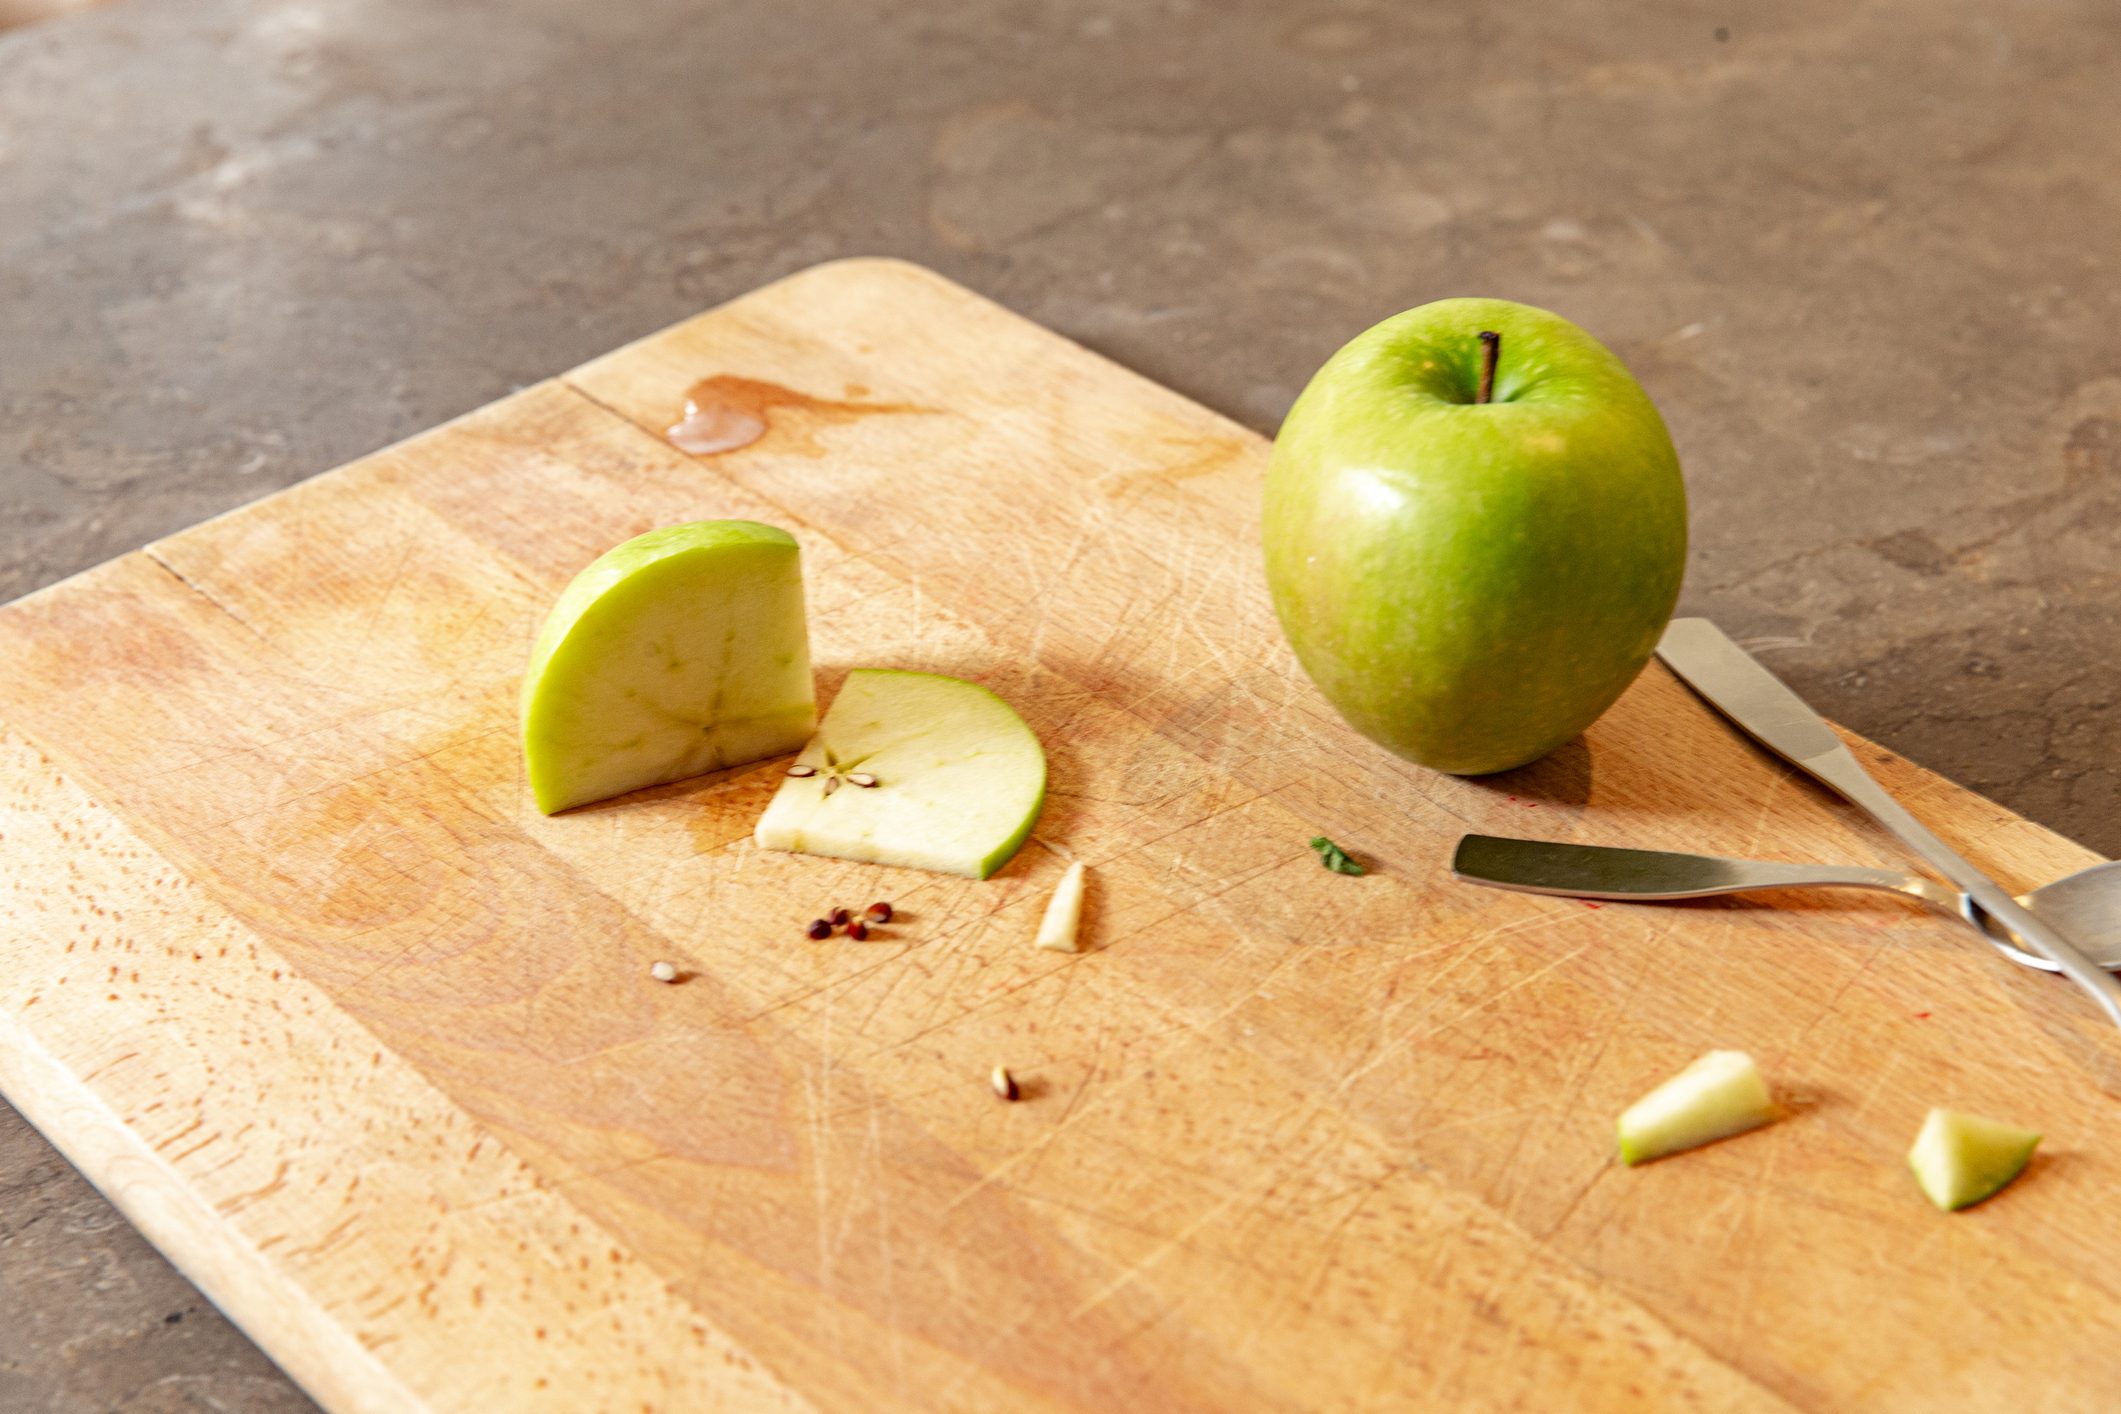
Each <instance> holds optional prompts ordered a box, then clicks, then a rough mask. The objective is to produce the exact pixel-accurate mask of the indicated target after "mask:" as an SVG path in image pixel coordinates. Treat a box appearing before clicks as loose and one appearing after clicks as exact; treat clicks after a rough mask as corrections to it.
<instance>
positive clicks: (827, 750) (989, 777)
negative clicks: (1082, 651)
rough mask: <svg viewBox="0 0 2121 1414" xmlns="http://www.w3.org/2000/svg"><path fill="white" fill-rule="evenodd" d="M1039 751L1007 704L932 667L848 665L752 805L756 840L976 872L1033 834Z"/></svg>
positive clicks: (1041, 775)
mask: <svg viewBox="0 0 2121 1414" xmlns="http://www.w3.org/2000/svg"><path fill="white" fill-rule="evenodd" d="M1045 798H1046V753H1045V751H1044V750H1043V749H1042V748H1041V747H1040V746H1039V744H1038V738H1037V737H1036V736H1035V735H1033V734H1032V731H1031V728H1029V727H1027V726H1025V725H1024V719H1023V718H1021V717H1019V716H1017V715H1016V713H1015V712H1014V711H1012V710H1010V707H1009V704H1008V703H1006V702H1004V701H1002V700H1001V699H1000V698H999V697H996V696H995V695H994V694H993V693H991V692H989V691H987V689H985V688H984V687H980V686H977V685H976V684H973V683H969V682H963V681H960V680H959V679H957V678H946V677H940V676H938V675H936V674H934V673H909V672H898V671H894V670H892V669H887V668H857V669H855V670H854V671H853V672H851V673H849V674H847V682H846V685H845V686H843V687H842V688H841V689H840V695H839V696H838V697H837V698H835V699H834V700H833V703H832V708H831V710H830V711H828V712H826V713H825V720H824V721H822V722H820V723H819V724H818V729H817V735H816V736H815V737H814V738H812V740H811V742H810V744H809V745H808V746H806V747H804V748H803V753H802V755H801V756H799V757H797V758H796V761H795V764H794V765H792V766H790V767H789V768H788V779H787V780H785V781H783V782H781V788H780V790H779V792H777V793H776V794H775V795H774V797H773V803H772V804H771V805H768V806H767V807H766V813H765V814H764V815H762V816H760V817H759V824H758V831H757V834H756V838H757V840H758V843H759V845H760V846H761V847H762V848H765V849H785V850H794V851H796V852H798V853H801V854H824V855H830V856H832V857H834V858H836V859H859V860H863V861H865V862H868V863H872V864H903V865H906V866H908V867H909V868H913V869H932V870H934V871H936V872H937V873H942V874H966V875H970V876H971V877H972V878H975V879H984V878H986V877H987V876H988V875H989V874H992V873H993V872H994V871H995V870H997V869H999V868H1001V867H1002V865H1004V864H1006V863H1008V862H1009V857H1010V856H1011V855H1013V854H1015V853H1016V851H1017V847H1018V846H1019V845H1021V844H1023V842H1024V841H1025V839H1026V838H1028V837H1029V836H1030V834H1031V826H1032V824H1033V823H1034V822H1035V821H1036V820H1037V819H1038V808H1039V805H1040V804H1041V803H1042V802H1043V801H1044V800H1045Z"/></svg>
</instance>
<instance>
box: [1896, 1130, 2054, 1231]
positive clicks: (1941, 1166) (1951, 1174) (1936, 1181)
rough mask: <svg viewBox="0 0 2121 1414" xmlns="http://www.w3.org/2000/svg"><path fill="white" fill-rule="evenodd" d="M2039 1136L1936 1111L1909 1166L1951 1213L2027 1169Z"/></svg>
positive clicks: (1933, 1198)
mask: <svg viewBox="0 0 2121 1414" xmlns="http://www.w3.org/2000/svg"><path fill="white" fill-rule="evenodd" d="M2039 1144H2040V1136H2039V1135H2037V1134H2035V1133H2033V1131H2031V1130H2030V1129H2020V1128H2018V1126H2016V1125H2015V1124H2002V1123H1999V1122H1997V1121H1996V1120H1992V1119H1981V1118H1979V1117H1978V1116H1975V1115H1968V1114H1960V1113H1959V1112H1958V1111H1956V1110H1931V1111H1930V1113H1929V1118H1928V1119H1925V1120H1924V1121H1923V1122H1922V1132H1921V1133H1920V1134H1918V1135H1916V1136H1915V1147H1914V1148H1912V1149H1910V1150H1908V1151H1907V1166H1908V1167H1909V1168H1911V1169H1913V1170H1914V1171H1915V1182H1917V1183H1919V1184H1921V1185H1922V1191H1923V1192H1924V1193H1926V1194H1928V1195H1929V1200H1930V1201H1931V1202H1932V1203H1935V1204H1936V1205H1937V1206H1938V1207H1940V1208H1942V1209H1944V1211H1946V1212H1947V1213H1952V1212H1957V1211H1958V1210H1959V1209H1961V1208H1967V1207H1971V1206H1973V1205H1974V1204H1976V1203H1978V1202H1980V1201H1981V1200H1982V1199H1984V1198H1988V1197H1991V1196H1993V1195H1994V1194H1996V1193H1997V1192H1999V1191H2000V1190H2002V1189H2003V1188H2004V1187H2005V1185H2007V1184H2009V1183H2010V1181H2011V1180H2012V1179H2014V1178H2016V1177H2017V1176H2018V1175H2019V1174H2021V1173H2023V1172H2025V1166H2026V1165H2027V1164H2028V1163H2031V1162H2032V1158H2033V1150H2034V1149H2035V1148H2037V1147H2039Z"/></svg>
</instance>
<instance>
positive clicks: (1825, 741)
mask: <svg viewBox="0 0 2121 1414" xmlns="http://www.w3.org/2000/svg"><path fill="white" fill-rule="evenodd" d="M1657 656H1658V657H1659V658H1662V659H1663V660H1664V665H1665V666H1666V667H1668V668H1670V669H1671V670H1672V671H1673V672H1675V673H1677V674H1678V675H1679V676H1680V677H1681V678H1682V679H1683V680H1685V682H1686V684H1687V686H1689V687H1691V688H1693V689H1694V691H1696V692H1698V693H1700V694H1701V696H1702V697H1703V698H1705V699H1707V701H1708V702H1709V704H1710V705H1711V706H1713V707H1715V708H1716V710H1717V711H1719V712H1721V713H1723V715H1724V716H1726V717H1728V718H1730V719H1731V720H1732V721H1733V722H1735V723H1736V724H1737V725H1738V726H1740V727H1742V728H1744V729H1745V731H1746V732H1747V733H1749V734H1750V735H1751V736H1752V737H1753V738H1754V739H1755V740H1757V741H1759V742H1760V743H1761V744H1762V745H1764V746H1766V747H1767V748H1768V749H1769V750H1771V751H1773V752H1774V753H1775V754H1776V755H1778V756H1780V757H1782V758H1783V759H1784V760H1785V761H1787V762H1789V763H1790V764H1791V765H1792V766H1795V767H1796V768H1797V769H1798V770H1800V771H1803V772H1805V773H1806V774H1807V775H1809V776H1811V777H1812V778H1813V779H1815V780H1817V781H1819V782H1820V783H1821V784H1822V785H1825V786H1827V787H1828V788H1829V789H1831V790H1834V791H1836V792H1838V793H1839V794H1840V795H1841V796H1842V797H1844V798H1845V799H1847V800H1848V801H1849V803H1850V804H1852V805H1854V806H1856V807H1857V808H1859V809H1861V810H1864V811H1866V812H1868V813H1869V814H1870V816H1871V818H1873V819H1875V820H1876V821H1877V822H1878V823H1879V824H1881V825H1883V826H1885V827H1886V828H1887V829H1888V830H1891V831H1892V832H1893V833H1894V834H1895V835H1897V836H1899V837H1900V840H1901V842H1902V843H1903V844H1905V845H1906V846H1907V847H1908V848H1909V849H1912V850H1913V851H1914V852H1915V853H1916V854H1918V855H1920V856H1922V858H1924V859H1926V860H1928V861H1929V863H1930V864H1931V866H1932V867H1934V868H1935V869H1936V870H1937V872H1939V873H1940V874H1942V875H1944V877H1945V878H1947V879H1949V880H1951V881H1952V882H1953V883H1955V884H1957V885H1958V886H1959V887H1960V888H1961V889H1963V890H1965V891H1966V894H1967V896H1968V897H1969V898H1971V899H1973V901H1974V902H1975V903H1977V904H1979V905H1980V906H1981V908H1982V910H1983V911H1984V912H1985V913H1987V914H1988V916H1989V917H1991V918H1993V919H1995V920H1996V921H1997V922H1998V923H2000V924H2002V925H2003V926H2004V927H2005V928H2008V929H2009V930H2010V931H2011V932H2012V933H2013V934H2015V935H2016V936H2017V938H2018V940H2019V941H2020V942H2022V943H2024V944H2025V945H2026V946H2027V947H2028V948H2030V949H2031V950H2032V951H2033V952H2035V953H2038V954H2039V955H2040V956H2042V957H2044V958H2046V959H2048V961H2050V962H2052V963H2054V964H2055V965H2056V966H2057V967H2058V968H2060V969H2061V970H2062V972H2063V974H2064V975H2065V976H2067V977H2068V978H2069V979H2070V980H2071V981H2072V982H2075V983H2076V984H2077V985H2078V986H2079V987H2082V988H2083V989H2084V990H2085V991H2087V992H2089V993H2090V994H2091V996H2092V999H2093V1000H2094V1001H2096V1002H2098V1003H2099V1005H2100V1006H2101V1007H2102V1008H2104V1009H2105V1011H2106V1014H2107V1016H2109V1017H2110V1018H2112V1019H2113V1022H2114V1024H2115V1025H2116V1026H2121V981H2117V980H2115V978H2114V976H2113V974H2111V973H2109V972H2107V971H2106V970H2105V969H2104V968H2102V967H2100V966H2099V965H2098V964H2097V963H2094V962H2093V961H2092V960H2091V959H2090V958H2088V957H2086V956H2085V955H2084V954H2083V953H2082V952H2081V951H2079V950H2078V949H2077V947H2076V946H2075V945H2074V944H2072V943H2071V942H2070V941H2069V939H2067V938H2065V937H2063V936H2062V935H2061V934H2060V933H2058V932H2056V931H2055V930H2054V929H2053V928H2051V927H2049V926H2048V925H2047V924H2045V923H2042V922H2041V921H2040V920H2039V919H2037V918H2035V917H2033V915H2032V914H2030V913H2028V912H2026V910H2025V909H2024V908H2023V907H2022V906H2021V905H2020V904H2019V903H2018V901H2017V900H2016V899H2014V898H2012V897H2011V896H2010V894H2009V893H2008V892H2007V891H2006V890H2005V889H2004V888H2003V887H2002V886H2001V885H1999V884H1998V883H1996V881H1995V880H1993V879H1991V878H1989V877H1988V875H1986V874H1984V873H1982V872H1981V871H1980V870H1979V869H1976V868H1975V867H1974V866H1973V865H1972V864H1970V863H1968V862H1967V861H1966V860H1965V859H1963V858H1962V857H1960V855H1959V853H1958V851H1956V850H1954V849H1953V848H1952V847H1951V846H1950V845H1948V844H1946V843H1945V842H1944V841H1943V840H1940V839H1938V838H1937V837H1936V836H1935V835H1934V834H1932V833H1930V830H1929V828H1928V827H1927V826H1926V825H1924V824H1923V823H1922V822H1921V821H1920V820H1917V819H1916V818H1915V817H1914V816H1912V815H1910V814H1908V812H1907V810H1906V809H1905V808H1904V807H1902V806H1901V804H1900V802H1899V801H1897V800H1895V799H1893V798H1892V797H1891V796H1890V795H1888V794H1886V792H1885V788H1884V787H1882V786H1880V785H1879V784H1878V782H1877V781H1876V780H1874V779H1872V777H1871V774H1870V772H1868V771H1866V770H1864V769H1863V767H1862V765H1861V764H1860V763H1859V762H1858V761H1857V760H1856V758H1855V757H1854V756H1852V755H1851V754H1850V753H1849V749H1848V748H1847V747H1846V746H1844V745H1842V742H1841V738H1840V737H1838V736H1836V735H1835V734H1834V730H1833V728H1831V727H1829V726H1828V725H1827V724H1826V723H1825V722H1824V721H1822V720H1821V719H1820V717H1819V714H1818V713H1816V712H1814V711H1813V710H1812V709H1811V708H1809V707H1807V706H1806V705H1805V704H1804V700H1803V699H1802V698H1800V697H1799V696H1797V694H1796V693H1794V692H1792V691H1790V690H1789V688H1788V687H1786V686H1784V685H1783V682H1782V680H1781V679H1780V678H1778V677H1776V676H1775V675H1774V674H1773V673H1771V672H1769V671H1768V670H1767V669H1766V668H1764V667H1762V666H1761V665H1760V663H1759V662H1758V661H1757V660H1755V659H1754V658H1753V657H1752V655H1750V654H1748V653H1747V652H1746V651H1745V650H1744V649H1743V648H1740V647H1739V646H1738V645H1737V644H1735V643H1733V642H1732V641H1731V640H1730V638H1729V637H1727V636H1726V635H1725V634H1724V632H1723V630H1722V629H1719V628H1717V627H1716V625H1714V624H1712V623H1710V622H1709V621H1708V620H1707V619H1674V620H1672V623H1671V626H1670V627H1669V628H1667V629H1666V630H1665V632H1664V641H1663V642H1661V643H1659V644H1658V645H1657Z"/></svg>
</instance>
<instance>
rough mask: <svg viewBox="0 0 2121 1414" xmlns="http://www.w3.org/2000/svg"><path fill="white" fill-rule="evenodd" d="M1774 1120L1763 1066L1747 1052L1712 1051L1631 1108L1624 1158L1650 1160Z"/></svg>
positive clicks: (1623, 1122) (1624, 1124)
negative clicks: (1763, 1076) (1761, 1076)
mask: <svg viewBox="0 0 2121 1414" xmlns="http://www.w3.org/2000/svg"><path fill="white" fill-rule="evenodd" d="M1774 1117H1775V1102H1774V1100H1773V1099H1771V1098H1770V1097H1769V1095H1768V1088H1767V1082H1766V1081H1765V1080H1762V1079H1761V1078H1760V1067H1758V1066H1756V1065H1754V1064H1753V1058H1752V1057H1751V1056H1749V1055H1747V1054H1746V1053H1745V1052H1744V1051H1710V1052H1709V1053H1708V1054H1707V1055H1705V1056H1703V1057H1702V1058H1701V1059H1700V1060H1697V1061H1695V1062H1694V1063H1693V1064H1692V1065H1690V1066H1688V1067H1687V1068H1686V1069H1685V1070H1682V1071H1680V1072H1679V1073H1678V1074H1677V1075H1675V1076H1673V1077H1672V1078H1671V1079H1670V1080H1667V1081H1665V1082H1664V1084H1662V1085H1660V1086H1658V1087H1657V1088H1656V1089H1655V1090H1652V1091H1651V1092H1650V1093H1649V1094H1647V1095H1645V1096H1643V1097H1642V1098H1641V1099H1639V1100H1637V1101H1636V1102H1635V1103H1634V1104H1632V1105H1630V1106H1628V1108H1627V1112H1626V1113H1625V1114H1623V1115H1621V1117H1620V1160H1621V1162H1622V1163H1626V1164H1645V1163H1648V1162H1649V1161H1650V1160H1651V1159H1658V1158H1663V1157H1664V1156H1665V1155H1666V1154H1676V1153H1678V1152H1680V1151H1681V1150H1683V1149H1693V1148H1697V1147H1699V1146H1700V1145H1703V1144H1708V1143H1711V1142H1713V1141H1715V1140H1718V1139H1728V1138H1729V1137H1730V1136H1732V1135H1733V1134H1743V1133H1745V1131H1747V1130H1748V1129H1757V1128H1759V1127H1760V1126H1761V1125H1763V1124H1766V1123H1767V1122H1768V1121H1769V1120H1772V1119H1773V1118H1774Z"/></svg>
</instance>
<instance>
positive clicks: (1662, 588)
mask: <svg viewBox="0 0 2121 1414" xmlns="http://www.w3.org/2000/svg"><path fill="white" fill-rule="evenodd" d="M1263 534H1264V539H1265V542H1266V551H1267V583H1268V586H1269V588H1270V589H1271V590H1272V592H1273V596H1274V609H1275V613H1276V614H1277V615H1279V616H1280V619H1281V625H1282V630H1283V632H1285V633H1286V634H1287V635H1288V636H1289V642H1290V644H1291V646H1293V647H1294V648H1295V650H1296V656H1297V659H1298V661H1299V662H1301V663H1302V664H1303V667H1304V671H1305V672H1307V673H1309V674H1310V675H1311V680H1312V681H1313V682H1315V683H1317V684H1318V687H1319V690H1320V691H1322V692H1324V693H1325V695H1326V697H1327V699H1328V700H1329V701H1331V702H1332V704H1333V705H1334V706H1335V707H1336V708H1338V709H1339V710H1340V714H1341V715H1342V716H1343V717H1345V718H1347V720H1348V722H1349V723H1350V725H1352V726H1353V727H1354V728H1355V729H1356V730H1357V731H1359V732H1361V733H1362V734H1363V735H1364V736H1367V737H1369V738H1370V739H1371V740H1372V741H1375V742H1377V743H1378V744H1380V745H1382V746H1384V747H1386V748H1388V749H1390V750H1391V751H1393V752H1396V753H1397V754H1399V755H1401V756H1404V757H1406V758H1408V759H1409V760H1413V761H1418V762H1420V763H1422V764H1423V765H1425V766H1432V767H1434V768H1436V769H1437V770H1441V771H1450V772H1453V773H1455V774H1458V775H1480V774H1483V773H1486V772H1489V771H1504V770H1508V769H1509V768H1511V767H1513V766H1521V765H1523V764H1525V763H1526V762H1528V761H1534V760H1537V759H1538V758H1539V757H1541V756H1544V755H1545V754H1546V753H1548V752H1549V751H1552V750H1553V749H1554V748H1555V747H1557V746H1560V745H1561V744H1562V743H1563V742H1565V741H1568V740H1569V739H1570V738H1572V737H1574V736H1576V735H1577V734H1578V733H1579V732H1581V731H1582V730H1583V729H1584V728H1585V727H1588V726H1589V725H1590V724H1591V723H1592V722H1594V721H1596V720H1597V718H1598V715H1599V714H1600V713H1601V712H1603V711H1605V709H1606V708H1608V707H1610V706H1611V705H1612V704H1613V702H1614V700H1615V699H1616V698H1618V697H1619V696H1620V694H1621V693H1622V692H1623V691H1625V690H1626V688H1627V685H1628V684H1629V683H1631V682H1633V681H1634V680H1635V675H1636V674H1637V673H1639V672H1641V671H1642V666H1643V664H1644V663H1646V662H1648V661H1649V657H1650V653H1651V650H1652V649H1654V648H1655V647H1656V645H1657V636H1658V634H1659V633H1660V632H1662V631H1663V629H1664V626H1665V623H1666V621H1667V620H1668V619H1669V618H1670V617H1671V613H1672V607H1673V605H1674V603H1675V602H1676V601H1677V599H1678V596H1679V580H1680V576H1681V574H1682V572H1683V571H1684V569H1685V565H1686V487H1685V484H1684V482H1683V481H1682V480H1681V478H1680V473H1679V458H1678V455H1677V454H1676V453H1675V452H1674V451H1673V450H1672V439H1671V436H1670V435H1669V434H1668V433H1667V432H1666V431H1665V427H1664V420H1663V419H1662V418H1660V417H1659V416H1658V415H1657V409H1656V408H1655V407H1654V406H1653V405H1652V404H1651V402H1650V399H1649V396H1648V395H1647V394H1646V393H1644V392H1643V391H1642V386H1641V385H1640V384H1638V383H1637V382H1636V381H1635V379H1634V378H1633V377H1632V376H1631V375H1630V374H1629V373H1628V371H1627V369H1626V368H1625V367H1624V366H1623V365H1622V364H1621V362H1620V360H1619V359H1617V358H1615V357H1614V356H1613V354H1612V353H1611V351H1609V350H1608V349H1607V348H1606V347H1605V346H1604V345H1603V344H1600V343H1599V342H1598V341H1597V340H1596V339H1594V338H1592V337H1591V336H1590V335H1589V334H1586V333H1585V332H1584V331H1583V330H1581V329H1579V328H1577V327H1576V326H1575V325H1574V324H1571V323H1570V322H1569V321H1568V320H1566V319H1563V318H1562V317H1561V316H1559V315H1557V314H1550V313H1548V312H1547V311H1546V310H1543V309H1534V308H1532V307H1531V306H1529V305H1523V304H1514V303H1512V302H1510V301H1508V300H1496V299H1447V300H1439V301H1437V302H1436V303H1434V304H1425V305H1422V306H1421V307H1420V308H1418V309H1410V310H1408V311H1407V312H1406V313H1404V314H1399V315H1395V316H1393V317H1392V318H1390V319H1387V320H1385V321H1384V322H1383V323H1381V324H1378V325H1376V326H1375V327H1373V328H1371V329H1369V330H1367V331H1365V332H1364V333H1362V334H1360V335H1358V336H1356V338H1354V339H1353V340H1351V341H1350V342H1349V343H1348V344H1347V345H1346V346H1345V347H1343V348H1342V349H1341V350H1340V351H1339V352H1338V353H1336V354H1334V355H1333V357H1332V358H1330V359H1328V360H1327V361H1326V364H1325V366H1324V367H1323V368H1321V369H1319V370H1318V373H1317V375H1316V376H1315V377H1313V378H1312V379H1311V383H1310V386H1308V387H1307V388H1305V389H1304V391H1303V395H1302V396H1301V397H1299V398H1298V399H1297V400H1296V405H1295V407H1293V408H1292V409H1290V412H1289V416H1288V420H1287V421H1285V422H1284V423H1283V424H1282V428H1281V433H1280V435H1279V436H1278V437H1276V438H1275V442H1274V457H1273V461H1272V463H1271V465H1270V466H1269V468H1268V472H1267V492H1266V514H1265V522H1264V526H1263Z"/></svg>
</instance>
